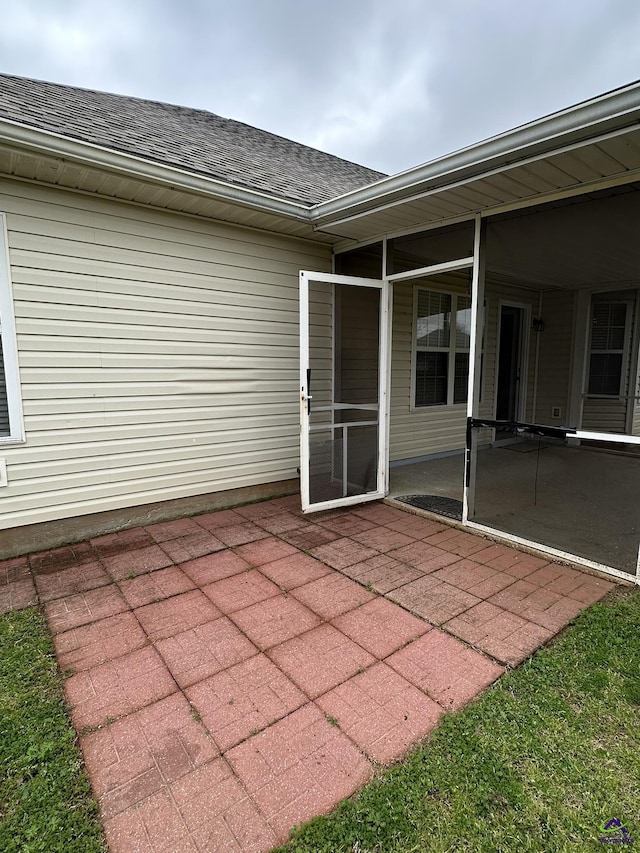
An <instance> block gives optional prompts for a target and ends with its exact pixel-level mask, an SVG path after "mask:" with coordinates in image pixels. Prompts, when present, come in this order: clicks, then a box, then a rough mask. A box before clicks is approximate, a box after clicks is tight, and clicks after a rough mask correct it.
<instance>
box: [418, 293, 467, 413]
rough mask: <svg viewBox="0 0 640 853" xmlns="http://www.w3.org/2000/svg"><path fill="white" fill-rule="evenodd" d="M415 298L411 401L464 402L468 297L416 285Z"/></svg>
mask: <svg viewBox="0 0 640 853" xmlns="http://www.w3.org/2000/svg"><path fill="white" fill-rule="evenodd" d="M415 302H416V320H415V328H414V335H415V360H414V365H413V368H414V389H415V391H414V405H415V406H416V407H422V406H452V405H455V404H457V403H465V402H466V400H467V379H468V375H469V343H470V339H471V298H470V297H469V296H466V295H461V294H455V293H441V292H439V291H434V290H425V289H424V288H417V289H416V295H415Z"/></svg>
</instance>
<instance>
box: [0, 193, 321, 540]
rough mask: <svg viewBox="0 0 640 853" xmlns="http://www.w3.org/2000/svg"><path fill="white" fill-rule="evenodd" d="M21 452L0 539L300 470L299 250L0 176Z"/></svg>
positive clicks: (11, 471)
mask: <svg viewBox="0 0 640 853" xmlns="http://www.w3.org/2000/svg"><path fill="white" fill-rule="evenodd" d="M0 211H3V212H4V213H6V215H7V226H8V239H9V257H10V266H11V276H12V280H13V290H14V303H15V313H16V329H17V339H18V350H19V363H20V377H21V388H22V398H23V407H24V419H25V428H26V442H25V443H24V444H20V445H13V446H9V445H4V444H1V443H0V458H3V459H6V462H7V468H8V486H7V487H6V488H3V489H1V490H0V501H1V502H2V504H1V505H2V513H1V515H0V528H9V527H14V526H17V525H26V524H32V523H36V522H42V521H48V520H52V519H59V518H66V517H70V516H76V515H80V514H85V513H95V512H101V511H104V510H110V509H117V508H120V507H127V506H135V505H140V504H146V503H151V502H154V501H161V500H165V499H170V498H179V497H186V496H192V495H199V494H204V493H208V492H217V491H221V490H226V489H235V488H239V487H242V486H250V485H255V484H259V483H269V482H275V481H279V480H282V479H287V478H291V477H295V476H296V468H297V465H298V464H299V462H298V458H299V452H298V434H299V425H298V421H299V404H298V271H299V270H300V269H314V270H320V271H329V270H330V268H331V259H330V252H329V250H328V249H327V248H326V247H324V246H322V245H320V244H314V243H311V242H308V241H302V240H295V239H291V238H287V237H282V236H279V235H275V234H271V233H267V232H260V231H253V230H250V229H246V228H244V229H243V228H240V227H236V226H230V225H226V224H224V223H219V222H210V221H205V220H198V219H196V218H192V217H187V216H180V215H178V214H172V213H165V212H161V211H155V210H152V209H148V208H142V207H138V206H134V205H126V204H122V203H119V202H112V201H108V200H104V199H99V198H96V197H93V196H88V195H81V194H79V193H72V192H67V191H63V190H55V189H50V188H45V187H40V186H37V185H33V184H28V183H23V182H18V181H11V180H1V181H0Z"/></svg>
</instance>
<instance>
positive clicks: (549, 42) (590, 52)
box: [0, 0, 640, 173]
mask: <svg viewBox="0 0 640 853" xmlns="http://www.w3.org/2000/svg"><path fill="white" fill-rule="evenodd" d="M0 71H2V72H4V73H9V74H18V75H21V76H24V77H35V78H38V79H44V80H51V81H55V82H59V83H69V84H72V85H76V86H84V87H87V88H94V89H102V90H106V91H110V92H118V93H122V94H127V95H135V96H138V97H144V98H151V99H153V100H162V101H168V102H171V103H177V104H183V105H187V106H193V107H198V108H202V109H207V110H210V111H211V112H214V113H218V114H219V115H223V116H227V117H228V118H234V119H238V120H240V121H245V122H248V123H249V124H252V125H255V126H257V127H261V128H264V129H266V130H269V131H271V132H273V133H278V134H281V135H282V136H286V137H289V138H291V139H295V140H298V141H300V142H305V143H307V144H309V145H313V146H315V147H317V148H321V149H323V150H325V151H330V152H331V153H333V154H338V155H340V156H342V157H346V158H348V159H350V160H355V161H356V162H359V163H363V164H364V165H367V166H371V167H372V168H377V169H380V170H381V171H384V172H390V173H394V172H398V171H401V170H403V169H407V168H409V167H411V166H415V165H417V164H419V163H423V162H425V161H427V160H431V159H433V158H434V157H437V156H439V155H441V154H445V153H448V152H450V151H453V150H456V149H458V148H462V147H464V146H465V145H469V144H471V143H473V142H476V141H479V140H480V139H484V138H486V137H488V136H492V135H494V134H496V133H500V132H501V131H504V130H508V129H510V128H512V127H515V126H517V125H519V124H522V123H524V122H526V121H529V120H531V119H535V118H538V117H540V116H543V115H546V114H548V113H550V112H554V111H555V110H558V109H561V108H563V107H565V106H569V105H572V104H575V103H577V102H579V101H581V100H585V99H587V98H590V97H593V96H594V95H598V94H601V93H603V92H606V91H608V90H609V89H612V88H615V87H617V86H621V85H623V84H625V83H629V82H632V81H634V80H636V79H638V78H640V2H638V0H315V1H313V0H226V2H219V0H108V2H104V0H102V1H101V2H94V0H15V2H8V3H5V4H4V5H3V10H2V27H1V28H0Z"/></svg>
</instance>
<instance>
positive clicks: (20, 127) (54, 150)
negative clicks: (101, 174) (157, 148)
mask: <svg viewBox="0 0 640 853" xmlns="http://www.w3.org/2000/svg"><path fill="white" fill-rule="evenodd" d="M1 143H6V144H8V145H11V146H13V147H18V148H21V149H25V150H26V151H28V152H29V153H34V152H36V153H39V154H42V155H46V156H49V157H51V156H54V157H56V158H58V159H60V160H62V161H70V162H73V163H80V164H83V165H85V166H88V167H92V168H98V169H103V170H108V171H109V172H113V173H117V174H118V175H126V176H127V177H131V178H139V179H141V180H144V181H152V182H153V183H154V184H161V185H162V186H165V187H167V188H168V189H176V190H187V191H189V192H195V193H198V194H200V195H204V196H208V197H210V198H215V199H219V200H220V201H224V202H228V203H230V204H240V205H242V206H244V207H250V208H254V209H257V210H260V211H263V212H265V211H266V212H267V213H272V214H274V215H276V216H285V217H288V218H292V219H296V220H298V221H301V222H305V223H307V224H308V223H309V209H310V208H309V207H308V206H305V205H303V204H298V203H296V202H292V201H285V200H283V199H280V198H277V197H275V196H270V195H268V194H267V193H261V192H258V191H256V190H250V189H244V188H242V187H237V186H235V185H233V184H229V183H226V182H225V181H220V180H217V179H215V178H207V177H206V176H204V175H197V174H194V173H193V172H189V171H186V170H184V169H179V168H178V167H176V166H166V165H163V164H160V163H157V162H153V161H150V160H145V159H144V158H142V157H136V156H135V155H132V154H125V153H122V152H118V151H113V150H112V149H110V148H105V147H103V146H99V145H92V144H90V143H87V142H81V141H78V140H75V139H71V138H69V137H67V136H62V135H60V134H57V133H53V132H52V131H48V130H37V129H35V128H32V127H29V126H27V125H24V124H20V123H18V122H14V121H11V120H9V119H2V120H0V144H1Z"/></svg>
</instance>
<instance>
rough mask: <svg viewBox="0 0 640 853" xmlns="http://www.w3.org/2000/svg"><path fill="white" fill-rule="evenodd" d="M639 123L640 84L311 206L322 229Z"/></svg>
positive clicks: (316, 225)
mask: <svg viewBox="0 0 640 853" xmlns="http://www.w3.org/2000/svg"><path fill="white" fill-rule="evenodd" d="M634 124H640V83H638V82H636V83H633V84H631V85H629V86H625V87H624V88H622V89H616V90H615V91H613V92H610V93H607V94H605V95H600V96H598V97H597V98H594V99H592V100H590V101H586V102H584V103H582V104H578V105H577V106H573V107H569V108H568V109H566V110H562V111H561V112H558V113H553V114H552V115H550V116H546V117H545V118H541V119H537V120H536V121H533V122H530V123H529V124H525V125H522V126H521V127H518V128H515V129H514V130H509V131H507V132H505V133H502V134H499V135H498V136H494V137H491V138H490V139H486V140H484V141H483V142H478V143H475V144H474V145H471V146H468V147H467V148H462V149H460V150H459V151H455V152H453V153H452V154H446V155H445V156H443V157H439V158H437V159H436V160H432V161H430V162H428V163H425V164H424V165H421V166H416V167H414V168H413V169H408V170H407V171H404V172H400V173H399V174H397V175H392V176H391V177H389V178H383V179H381V180H380V181H376V183H374V184H369V185H368V186H366V187H364V188H362V189H358V190H353V191H352V192H350V193H346V194H344V195H342V196H338V197H337V198H334V199H331V200H329V201H326V202H321V203H320V204H318V205H315V206H314V207H313V208H312V209H311V219H312V222H313V223H314V225H315V227H316V228H322V225H323V220H324V221H328V220H333V219H335V218H336V217H340V216H342V215H348V214H349V213H352V214H356V213H365V212H367V211H369V210H372V209H375V208H376V207H377V206H378V205H379V204H384V203H388V202H390V201H392V200H400V199H402V198H406V197H410V196H411V195H413V194H414V193H416V192H419V191H421V190H424V189H427V188H428V187H437V186H438V185H440V184H444V183H450V182H451V181H459V180H469V179H471V178H473V177H478V176H479V175H482V174H483V173H484V172H486V171H489V170H491V169H495V168H497V167H499V166H505V165H514V166H515V165H517V164H518V163H519V162H520V161H522V160H523V159H526V158H528V157H532V156H534V155H544V154H551V153H553V152H554V151H556V150H557V149H558V148H560V147H562V146H565V145H570V144H574V143H575V144H577V143H578V142H584V141H585V140H588V139H589V137H590V136H593V135H595V134H597V135H601V134H604V133H606V132H607V131H608V130H614V129H619V128H622V127H625V126H629V127H631V126H633V125H634Z"/></svg>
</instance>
